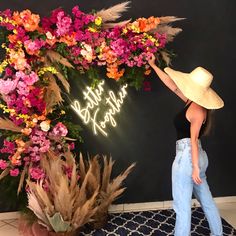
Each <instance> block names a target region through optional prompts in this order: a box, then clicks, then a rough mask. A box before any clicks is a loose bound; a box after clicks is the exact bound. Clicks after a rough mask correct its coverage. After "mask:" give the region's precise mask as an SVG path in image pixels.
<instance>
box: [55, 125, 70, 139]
mask: <svg viewBox="0 0 236 236" xmlns="http://www.w3.org/2000/svg"><path fill="white" fill-rule="evenodd" d="M67 133H68V130H67V128H66V126H65V125H63V124H62V123H61V122H59V123H57V124H56V125H55V126H54V128H53V130H52V134H53V135H55V136H62V137H65V136H66V135H67Z"/></svg>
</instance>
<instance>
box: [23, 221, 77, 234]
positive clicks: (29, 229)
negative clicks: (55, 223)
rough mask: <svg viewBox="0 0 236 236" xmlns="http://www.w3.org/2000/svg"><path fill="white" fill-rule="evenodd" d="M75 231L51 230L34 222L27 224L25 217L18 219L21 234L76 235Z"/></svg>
mask: <svg viewBox="0 0 236 236" xmlns="http://www.w3.org/2000/svg"><path fill="white" fill-rule="evenodd" d="M78 232H79V231H78V230H77V231H71V232H63V233H62V232H59V233H56V232H52V231H48V230H47V229H46V228H45V227H43V226H42V225H40V224H38V223H37V222H34V223H33V224H29V222H28V221H27V220H25V219H20V220H19V234H20V235H22V236H76V235H78Z"/></svg>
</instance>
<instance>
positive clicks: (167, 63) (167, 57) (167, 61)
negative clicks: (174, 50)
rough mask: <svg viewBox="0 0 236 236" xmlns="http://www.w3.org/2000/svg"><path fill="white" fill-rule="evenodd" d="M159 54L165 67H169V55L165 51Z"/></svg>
mask: <svg viewBox="0 0 236 236" xmlns="http://www.w3.org/2000/svg"><path fill="white" fill-rule="evenodd" d="M160 54H161V56H162V58H163V60H164V61H165V63H166V65H167V66H169V65H170V61H171V59H170V55H169V54H168V53H167V52H165V51H160Z"/></svg>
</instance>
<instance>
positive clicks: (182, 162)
mask: <svg viewBox="0 0 236 236" xmlns="http://www.w3.org/2000/svg"><path fill="white" fill-rule="evenodd" d="M198 150H199V163H198V164H199V168H200V178H201V180H202V183H201V184H200V185H197V184H195V183H194V182H193V180H192V158H191V156H192V155H191V142H190V138H184V139H180V140H178V141H177V142H176V157H175V160H174V162H173V165H172V195H173V208H174V210H175V213H176V222H175V234H174V235H175V236H189V235H190V230H191V200H192V193H193V194H194V195H195V197H196V198H197V200H198V201H199V203H200V204H201V206H202V209H203V211H204V213H205V215H206V218H207V220H208V223H209V226H210V230H211V235H212V236H222V235H223V230H222V222H221V218H220V214H219V211H218V209H217V207H216V205H215V202H214V200H213V198H212V195H211V192H210V190H209V186H208V184H207V180H206V174H205V172H206V169H207V166H208V157H207V154H206V152H205V151H204V150H203V149H202V146H201V142H200V141H199V144H198Z"/></svg>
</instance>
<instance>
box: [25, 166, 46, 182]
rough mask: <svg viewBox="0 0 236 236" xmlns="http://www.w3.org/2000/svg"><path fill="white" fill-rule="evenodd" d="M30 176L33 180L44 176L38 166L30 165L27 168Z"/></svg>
mask: <svg viewBox="0 0 236 236" xmlns="http://www.w3.org/2000/svg"><path fill="white" fill-rule="evenodd" d="M29 173H30V177H31V178H32V179H34V180H40V179H44V178H45V173H44V171H43V170H42V169H40V168H39V167H32V168H30V170H29Z"/></svg>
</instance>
